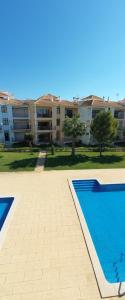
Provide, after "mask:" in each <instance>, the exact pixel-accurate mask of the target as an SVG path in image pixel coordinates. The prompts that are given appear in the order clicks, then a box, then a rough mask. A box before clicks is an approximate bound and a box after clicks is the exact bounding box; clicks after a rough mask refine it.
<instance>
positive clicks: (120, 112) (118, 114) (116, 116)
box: [114, 110, 124, 120]
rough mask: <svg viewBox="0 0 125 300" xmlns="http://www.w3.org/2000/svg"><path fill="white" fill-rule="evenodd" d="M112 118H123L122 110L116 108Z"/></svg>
mask: <svg viewBox="0 0 125 300" xmlns="http://www.w3.org/2000/svg"><path fill="white" fill-rule="evenodd" d="M114 118H116V119H121V120H122V119H124V111H118V110H116V111H115V112H114Z"/></svg>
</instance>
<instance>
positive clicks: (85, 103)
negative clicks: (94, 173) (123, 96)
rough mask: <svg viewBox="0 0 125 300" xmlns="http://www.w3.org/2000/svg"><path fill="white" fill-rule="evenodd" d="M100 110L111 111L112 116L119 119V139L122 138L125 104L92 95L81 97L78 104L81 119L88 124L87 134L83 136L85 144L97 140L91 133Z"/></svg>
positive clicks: (82, 139) (124, 125) (124, 122)
mask: <svg viewBox="0 0 125 300" xmlns="http://www.w3.org/2000/svg"><path fill="white" fill-rule="evenodd" d="M100 111H110V112H111V113H112V116H113V117H114V118H116V119H117V120H118V136H117V140H122V139H123V136H122V129H123V127H125V105H124V103H122V102H115V101H109V100H105V99H103V98H100V97H97V96H94V95H90V96H88V97H85V98H83V99H81V101H80V102H79V104H78V112H79V114H80V119H81V121H83V122H85V124H86V132H85V135H83V136H82V138H81V141H82V143H83V144H87V145H89V144H94V143H95V141H94V139H93V137H92V135H91V133H90V125H91V122H92V120H93V119H94V118H95V116H96V114H97V113H99V112H100Z"/></svg>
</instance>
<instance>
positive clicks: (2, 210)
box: [0, 197, 14, 230]
mask: <svg viewBox="0 0 125 300" xmlns="http://www.w3.org/2000/svg"><path fill="white" fill-rule="evenodd" d="M13 200H14V198H13V197H9V198H0V230H1V228H2V226H3V224H4V221H5V219H6V217H7V214H8V212H9V210H10V207H11V205H12V203H13Z"/></svg>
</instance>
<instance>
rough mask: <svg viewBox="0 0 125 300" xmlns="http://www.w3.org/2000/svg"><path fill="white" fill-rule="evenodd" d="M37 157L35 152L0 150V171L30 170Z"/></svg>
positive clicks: (32, 168)
mask: <svg viewBox="0 0 125 300" xmlns="http://www.w3.org/2000/svg"><path fill="white" fill-rule="evenodd" d="M37 157H38V153H35V152H21V153H18V152H0V172H10V171H32V170H34V167H35V165H36V161H37Z"/></svg>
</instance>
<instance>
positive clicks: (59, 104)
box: [0, 92, 125, 145]
mask: <svg viewBox="0 0 125 300" xmlns="http://www.w3.org/2000/svg"><path fill="white" fill-rule="evenodd" d="M103 110H105V111H111V113H112V115H113V116H114V117H115V118H117V120H118V123H119V127H118V137H117V139H118V140H122V139H123V136H122V129H123V128H124V127H125V103H124V101H123V103H122V102H121V103H120V102H115V101H105V100H104V99H102V98H100V97H97V96H93V95H91V96H88V97H86V98H83V99H79V100H78V99H73V101H67V100H61V99H60V98H59V97H57V96H54V95H51V94H48V95H44V96H41V97H40V98H38V99H37V100H18V99H14V98H12V97H11V96H10V95H9V94H8V93H3V92H0V143H4V144H6V145H12V144H13V143H20V142H23V141H24V140H25V134H26V133H31V134H32V136H33V141H34V144H46V143H51V142H52V141H53V142H55V143H58V144H60V145H63V144H65V143H69V142H71V139H70V138H69V137H66V136H64V133H63V123H64V120H65V118H66V117H70V118H72V116H73V115H74V114H76V113H79V115H80V119H81V121H82V122H84V123H85V125H86V131H85V134H84V135H83V136H82V137H78V140H81V142H82V143H83V144H87V145H89V144H93V143H94V140H93V137H92V136H91V133H90V125H91V122H92V120H93V118H94V117H95V116H96V114H97V113H98V112H99V111H103Z"/></svg>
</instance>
